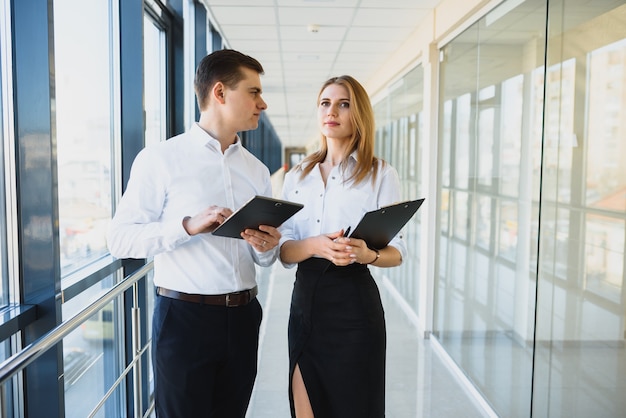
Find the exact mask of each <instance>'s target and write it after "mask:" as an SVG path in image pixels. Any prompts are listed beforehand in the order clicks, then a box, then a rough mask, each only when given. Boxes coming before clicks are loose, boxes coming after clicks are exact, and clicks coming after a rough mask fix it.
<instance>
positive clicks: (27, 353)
mask: <svg viewBox="0 0 626 418" xmlns="http://www.w3.org/2000/svg"><path fill="white" fill-rule="evenodd" d="M152 267H153V261H150V262H148V263H147V264H145V265H144V266H142V267H141V268H140V269H139V270H137V271H135V272H133V273H132V274H131V275H129V276H128V277H126V278H125V279H124V280H122V281H121V282H119V283H118V284H116V285H115V286H113V287H112V288H111V289H110V290H109V291H108V292H107V293H105V294H104V295H103V296H102V297H100V298H99V299H98V300H96V301H95V302H94V303H93V304H91V305H89V306H87V307H86V308H85V309H83V310H82V311H80V312H79V313H77V314H76V315H74V316H73V317H71V318H70V319H68V320H67V321H63V322H62V323H61V324H59V325H57V326H56V327H55V328H53V329H52V330H51V331H49V332H48V333H47V334H45V335H43V336H41V337H40V338H38V339H37V340H35V341H33V342H32V343H30V344H29V345H27V346H26V347H24V349H22V350H21V351H20V352H19V353H16V354H14V355H13V356H11V357H9V358H8V359H6V360H5V361H3V362H2V363H0V386H1V385H3V384H4V383H5V382H6V381H7V380H9V379H11V378H12V377H13V376H14V375H16V374H17V373H19V372H21V371H22V370H23V369H25V368H26V367H27V366H28V365H29V364H31V363H32V362H33V361H35V360H36V359H37V358H39V356H41V355H42V354H44V353H45V352H46V351H47V350H48V349H50V348H51V347H53V346H55V345H56V344H58V343H59V341H61V340H62V339H63V338H65V336H66V335H68V334H69V333H70V332H72V331H74V330H75V329H76V328H78V327H79V326H80V325H81V324H82V323H83V322H85V321H87V319H89V318H91V317H92V316H93V315H94V314H95V313H96V312H98V311H100V310H101V309H102V308H104V307H105V306H106V305H107V304H108V303H109V302H111V301H112V300H113V299H115V298H116V297H117V296H119V295H120V294H122V293H123V292H124V291H126V290H127V289H128V288H129V287H131V286H132V285H134V284H135V283H136V282H138V281H139V280H140V279H141V278H143V277H144V276H145V275H146V274H147V273H148V272H149V271H150V270H152Z"/></svg>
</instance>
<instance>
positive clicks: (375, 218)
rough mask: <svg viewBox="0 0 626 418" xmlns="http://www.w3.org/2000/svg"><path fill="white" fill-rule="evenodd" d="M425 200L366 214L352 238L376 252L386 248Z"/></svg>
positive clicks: (396, 204) (394, 205)
mask: <svg viewBox="0 0 626 418" xmlns="http://www.w3.org/2000/svg"><path fill="white" fill-rule="evenodd" d="M424 200H425V199H423V198H422V199H417V200H408V201H405V202H400V203H395V204H393V205H389V206H384V207H382V208H380V209H376V210H373V211H370V212H367V213H365V215H363V217H362V218H361V220H360V221H359V224H358V225H357V226H356V228H354V231H352V233H351V234H350V237H353V238H359V239H362V240H364V241H365V242H366V243H367V246H368V247H370V248H373V249H376V250H380V249H382V248H385V247H386V246H387V244H389V242H390V241H391V240H392V239H393V237H395V236H396V235H397V234H398V232H400V230H401V229H402V228H403V227H404V225H406V223H407V222H408V221H409V220H410V219H411V218H412V217H413V215H415V212H417V210H418V209H419V208H420V206H422V203H424Z"/></svg>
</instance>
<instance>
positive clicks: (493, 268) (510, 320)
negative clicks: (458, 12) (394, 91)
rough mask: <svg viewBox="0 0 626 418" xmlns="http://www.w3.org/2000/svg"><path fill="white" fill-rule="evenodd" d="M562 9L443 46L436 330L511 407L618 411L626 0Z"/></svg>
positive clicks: (500, 14) (553, 412) (505, 17)
mask: <svg viewBox="0 0 626 418" xmlns="http://www.w3.org/2000/svg"><path fill="white" fill-rule="evenodd" d="M549 4H550V7H549V9H548V8H547V2H544V1H539V0H526V1H519V0H517V1H505V2H503V3H502V4H501V5H500V6H498V7H497V8H495V9H493V10H492V11H491V12H489V13H488V14H487V15H485V16H484V17H483V18H482V19H480V20H479V21H478V22H476V23H475V24H473V25H472V26H471V27H469V28H468V29H467V30H465V31H464V32H463V33H462V34H460V35H459V36H457V37H456V38H455V39H454V40H452V41H451V42H449V43H448V44H446V45H445V46H443V47H442V49H441V52H442V62H441V64H440V80H441V85H440V110H439V112H440V117H439V120H440V127H439V145H440V150H439V152H440V155H441V163H440V167H439V174H440V179H441V187H440V192H439V196H438V199H439V200H438V202H439V206H440V223H439V232H438V239H439V244H438V248H437V250H438V252H439V254H438V258H437V270H438V275H437V277H436V282H435V304H434V329H433V335H434V336H435V337H436V338H437V340H438V341H439V342H440V344H441V345H442V347H443V348H444V349H445V350H446V352H447V353H448V354H449V355H450V356H451V357H452V359H453V360H454V361H455V362H456V363H457V364H458V366H459V367H460V368H461V369H462V370H463V372H464V373H465V375H466V376H467V377H468V378H469V379H470V380H471V382H472V383H473V385H474V386H475V387H476V388H477V389H478V390H479V391H480V392H481V393H482V394H483V396H484V397H485V399H486V400H487V402H488V403H489V404H490V405H491V406H492V408H493V409H494V410H495V411H496V413H498V414H499V415H501V416H507V417H527V416H530V415H531V413H532V415H533V416H542V417H543V416H545V417H548V416H550V417H557V416H559V417H560V416H562V417H576V416H579V417H588V416H607V417H608V416H620V414H622V413H623V410H624V408H625V407H626V405H625V403H624V402H625V400H624V397H623V393H626V378H625V377H624V376H626V356H625V354H626V353H625V351H624V338H625V335H624V322H625V318H626V309H625V307H626V295H625V293H624V290H623V283H624V271H625V269H624V265H625V264H624V263H625V259H624V246H625V238H624V237H625V236H626V233H625V230H626V229H625V221H626V173H625V170H626V169H625V168H624V167H623V166H624V165H623V164H621V163H618V161H624V159H625V158H626V122H624V121H626V114H625V113H626V110H625V109H626V67H625V66H626V52H625V46H624V45H625V44H626V43H625V41H624V40H625V39H626V26H624V25H623V24H620V23H619V22H623V21H624V16H625V14H626V11H625V9H626V6H625V5H624V2H621V1H620V2H616V1H599V2H593V3H591V2H586V3H585V4H584V5H583V4H582V3H581V2H578V1H574V0H561V1H551V2H549ZM546 21H547V22H548V27H549V28H550V32H549V34H548V36H547V37H546V29H545V28H546ZM546 54H547V55H546ZM546 56H547V57H548V61H547V63H546V59H545V57H546ZM620 394H621V395H620Z"/></svg>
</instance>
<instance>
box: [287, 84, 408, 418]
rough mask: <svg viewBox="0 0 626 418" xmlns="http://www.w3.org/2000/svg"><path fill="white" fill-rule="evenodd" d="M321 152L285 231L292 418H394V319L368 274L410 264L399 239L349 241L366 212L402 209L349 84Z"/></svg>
mask: <svg viewBox="0 0 626 418" xmlns="http://www.w3.org/2000/svg"><path fill="white" fill-rule="evenodd" d="M318 123H319V127H320V131H321V144H320V148H319V150H318V151H317V152H315V153H313V154H311V155H309V156H308V157H306V158H305V159H304V160H303V161H302V162H301V163H300V164H299V165H297V166H296V167H294V169H293V170H291V171H290V172H289V173H287V175H286V176H285V182H284V186H283V197H284V198H285V199H287V200H292V201H297V202H300V203H303V204H304V208H303V209H302V210H301V211H300V212H298V213H297V214H296V215H295V216H294V217H292V218H291V219H290V220H288V221H287V222H285V224H283V226H282V227H281V228H280V230H281V232H282V238H281V240H280V244H279V245H280V259H281V261H282V263H283V265H285V266H286V267H289V268H290V267H293V266H294V265H296V264H297V265H298V269H297V272H296V281H295V284H294V290H293V295H292V301H291V312H290V318H289V363H290V367H289V371H290V380H289V384H290V390H289V400H290V405H291V414H292V416H294V417H295V416H297V417H298V418H302V417H313V416H315V417H318V418H330V417H340V418H348V417H359V418H364V417H382V416H384V414H385V348H386V335H385V319H384V312H383V308H382V304H381V301H380V295H379V293H378V288H377V286H376V283H375V282H374V280H373V278H372V276H371V274H370V272H369V269H368V267H367V265H368V264H371V265H374V266H377V267H393V266H397V265H399V264H401V263H402V258H403V256H404V255H405V253H406V248H405V245H404V242H403V241H402V239H401V237H400V236H396V237H395V238H394V239H393V240H392V241H391V242H390V243H389V245H388V246H387V247H385V248H383V249H381V250H379V251H378V250H373V249H370V248H368V247H367V244H366V243H365V242H364V241H362V240H360V239H356V238H347V237H344V233H345V232H346V231H347V229H348V227H351V228H354V227H356V225H357V224H358V222H359V220H360V219H361V217H362V216H363V214H364V213H365V212H367V211H370V210H374V209H377V208H379V207H381V206H386V205H389V204H392V203H395V202H397V201H399V200H400V182H399V179H398V174H397V172H396V170H395V169H394V168H393V167H391V166H390V165H388V164H386V163H385V162H384V161H382V160H380V159H378V158H376V157H375V156H374V112H373V110H372V105H371V103H370V100H369V97H368V95H367V92H366V91H365V89H364V88H363V86H361V84H359V82H358V81H356V80H355V79H354V78H352V77H350V76H341V77H335V78H331V79H330V80H328V81H326V82H325V83H324V85H323V86H322V88H321V90H320V94H319V96H318Z"/></svg>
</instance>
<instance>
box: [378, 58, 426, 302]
mask: <svg viewBox="0 0 626 418" xmlns="http://www.w3.org/2000/svg"><path fill="white" fill-rule="evenodd" d="M423 94H424V69H423V67H422V66H417V67H415V68H413V69H412V70H410V71H409V72H408V73H407V74H405V75H404V76H403V77H402V78H401V79H400V80H398V81H397V82H395V83H393V84H392V85H391V86H390V87H389V94H388V95H387V96H386V97H385V98H384V99H383V100H382V101H380V102H378V103H376V104H375V105H374V113H375V117H376V155H377V156H378V157H379V158H383V159H384V160H385V161H387V162H388V163H389V164H391V165H392V166H393V167H394V168H395V169H396V170H397V171H398V175H399V176H400V183H401V185H402V200H414V199H418V198H422V197H424V196H423V189H424V186H423V180H424V179H423V178H422V175H421V174H422V172H421V170H420V167H422V164H423V152H422V147H423V145H424V142H425V141H426V140H427V139H426V138H425V133H424V114H423V110H424V101H423ZM404 231H405V239H406V241H407V246H408V248H409V254H408V256H407V259H406V260H404V261H403V263H402V265H400V266H399V267H396V268H393V269H384V273H385V275H387V277H388V278H389V279H390V281H391V282H392V283H393V285H394V286H395V287H396V289H397V290H398V291H399V292H400V293H401V294H402V295H403V296H404V297H405V298H406V300H407V302H408V303H409V304H410V305H411V307H412V308H413V309H414V310H415V312H418V308H419V307H418V303H419V286H418V285H419V282H418V280H419V277H418V274H417V272H418V271H419V255H420V251H419V245H420V231H421V230H420V213H419V212H418V213H417V215H416V216H414V217H413V218H412V219H411V220H410V221H409V222H408V223H407V225H406V227H405V229H404Z"/></svg>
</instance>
